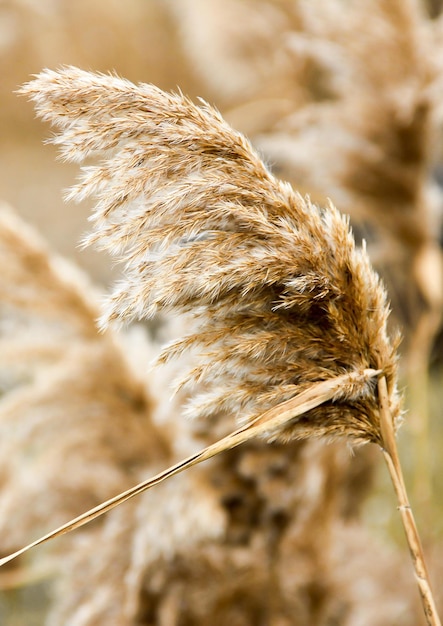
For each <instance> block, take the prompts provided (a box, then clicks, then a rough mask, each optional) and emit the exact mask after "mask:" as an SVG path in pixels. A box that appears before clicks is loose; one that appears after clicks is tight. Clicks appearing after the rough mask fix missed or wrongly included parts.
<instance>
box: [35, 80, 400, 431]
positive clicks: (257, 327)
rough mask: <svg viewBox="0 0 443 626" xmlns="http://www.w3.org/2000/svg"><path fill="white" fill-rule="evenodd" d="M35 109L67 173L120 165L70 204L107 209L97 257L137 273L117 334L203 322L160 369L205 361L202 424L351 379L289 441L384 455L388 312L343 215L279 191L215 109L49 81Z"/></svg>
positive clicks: (116, 310)
mask: <svg viewBox="0 0 443 626" xmlns="http://www.w3.org/2000/svg"><path fill="white" fill-rule="evenodd" d="M23 93H26V94H27V95H28V96H30V97H31V98H33V99H34V101H35V104H36V110H37V112H38V114H39V115H40V116H42V117H43V118H44V119H47V120H50V121H51V122H52V123H53V124H55V125H56V126H58V127H59V128H61V129H63V132H62V133H61V134H60V135H59V136H57V137H55V138H54V139H53V141H54V142H55V143H57V144H59V145H60V146H61V154H62V157H63V158H65V159H72V160H79V161H80V160H83V159H84V158H85V157H89V156H93V155H99V156H100V155H102V154H103V153H104V152H107V153H108V156H107V157H106V159H105V160H103V161H102V163H101V164H99V165H96V166H90V167H88V168H86V169H85V170H84V174H83V178H82V180H81V182H80V183H79V184H78V185H77V186H76V187H75V188H74V189H72V190H71V193H70V197H71V198H75V199H77V200H81V199H84V198H86V197H88V196H90V195H93V196H95V197H96V199H97V206H96V212H95V213H94V215H93V217H92V220H93V223H94V233H93V234H92V235H91V236H90V237H88V243H95V244H96V245H98V246H99V247H100V248H105V249H108V250H110V251H111V252H112V254H114V255H115V256H117V257H118V258H122V259H123V260H124V261H125V262H126V272H125V280H124V281H123V282H122V283H121V284H120V285H118V287H117V288H116V290H115V291H114V293H113V295H112V297H111V298H110V300H109V303H108V312H107V319H114V318H120V319H123V320H125V319H131V318H133V317H139V318H142V317H150V316H152V315H154V314H155V313H157V312H158V311H159V310H169V311H170V310H174V311H177V312H180V313H189V315H188V317H189V318H190V320H191V322H192V324H193V327H194V328H193V330H194V332H192V333H190V334H189V335H188V336H186V337H185V338H184V339H182V340H181V341H178V342H176V343H175V344H173V345H171V346H168V347H167V348H166V349H165V350H164V352H163V354H162V356H161V357H160V360H161V361H167V360H168V359H170V358H171V357H173V356H178V355H180V354H181V353H183V352H184V351H185V350H186V349H192V350H193V351H195V353H196V354H195V362H196V366H195V367H194V368H193V369H191V370H190V371H189V372H188V374H187V376H186V377H184V378H183V380H182V381H181V382H180V384H181V385H184V386H185V387H192V385H194V384H196V383H199V382H202V383H203V385H201V386H200V388H199V393H198V395H196V396H194V398H193V399H192V400H191V404H190V407H189V413H190V414H192V415H205V416H208V415H211V414H212V415H213V414H217V413H220V412H223V411H229V412H232V413H234V414H237V415H239V416H240V417H241V418H242V419H244V420H252V419H253V418H254V417H255V416H257V415H259V414H261V413H263V412H264V411H266V410H267V409H269V408H271V407H272V406H274V405H275V404H277V403H280V402H282V401H284V400H287V399H289V398H291V397H293V396H294V395H296V394H298V393H300V392H302V391H304V390H305V389H307V388H308V387H309V386H310V385H311V384H312V383H313V382H318V381H325V380H328V379H330V378H334V377H336V376H340V375H343V374H349V375H350V379H349V384H347V385H345V386H343V387H342V388H341V390H340V391H337V395H336V397H335V398H334V402H330V403H328V404H327V405H325V406H324V407H319V408H318V409H316V412H315V413H314V414H312V415H311V416H310V419H303V420H301V422H300V423H298V424H296V425H295V427H294V428H289V429H285V431H284V433H279V437H285V438H290V437H291V436H292V437H296V438H300V437H303V436H311V435H336V434H344V433H346V434H348V435H352V436H354V437H355V438H357V439H361V440H364V441H374V442H380V429H379V424H378V419H379V418H378V405H377V398H376V394H375V393H374V382H373V381H372V379H371V378H370V377H369V379H368V377H367V376H365V375H363V372H364V370H366V369H371V370H381V371H382V372H383V373H384V374H385V375H386V378H387V381H388V387H389V393H390V397H391V403H392V411H393V413H394V416H397V415H398V402H397V396H396V390H395V357H394V348H393V346H392V345H391V343H390V342H389V339H388V337H387V334H386V319H387V316H388V307H387V304H386V298H385V293H384V291H383V289H382V287H381V285H380V283H379V280H378V277H377V276H376V274H375V273H374V272H373V270H372V269H371V266H370V263H369V260H368V257H367V255H366V253H365V251H364V250H358V249H356V248H355V246H354V242H353V239H352V235H351V234H350V231H349V227H348V223H347V220H346V219H345V218H343V217H342V216H341V215H340V214H339V213H338V211H337V210H336V209H335V208H334V207H332V206H329V207H328V208H326V209H320V208H318V207H316V206H314V205H312V204H311V203H310V202H309V200H307V199H303V198H301V197H300V196H298V195H297V194H295V193H294V192H293V191H292V189H291V188H290V186H289V185H287V184H285V183H282V182H280V181H278V180H277V179H276V178H275V177H274V176H272V174H270V173H269V172H268V170H267V169H266V168H265V167H264V165H263V163H262V162H261V161H260V159H259V158H258V156H257V155H256V154H255V152H254V151H253V149H252V148H251V146H250V145H249V143H248V142H247V141H246V140H245V139H244V138H243V136H242V135H240V134H239V133H236V132H234V131H233V130H232V129H231V128H230V127H229V126H228V125H227V124H226V123H225V122H224V120H223V119H222V118H221V117H220V115H219V114H218V113H217V112H216V111H214V110H213V109H211V108H210V107H209V106H208V105H206V104H202V106H201V107H196V106H195V105H193V104H192V103H191V102H190V101H189V100H187V99H186V98H184V97H183V96H181V95H168V94H165V93H163V92H161V91H160V90H159V89H157V88H155V87H153V86H148V85H140V86H138V87H135V86H133V85H131V84H130V83H128V82H126V81H124V80H121V79H119V78H116V77H111V76H104V75H93V74H89V73H86V72H82V71H80V70H77V69H75V68H67V69H65V70H61V71H60V72H52V71H49V70H47V71H45V72H43V73H42V74H41V75H40V76H39V77H38V78H37V79H36V80H34V81H33V82H32V83H30V84H28V86H27V87H25V88H24V89H23ZM96 99H99V100H100V107H99V108H96V109H94V108H93V107H92V106H91V105H92V102H94V101H95V100H96ZM129 105H130V106H129ZM110 153H111V155H110V156H109V154H110ZM354 379H355V380H354Z"/></svg>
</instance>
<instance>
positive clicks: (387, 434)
mask: <svg viewBox="0 0 443 626" xmlns="http://www.w3.org/2000/svg"><path fill="white" fill-rule="evenodd" d="M378 394H379V401H380V427H381V434H382V439H383V447H382V452H383V455H384V457H385V461H386V463H387V466H388V469H389V474H390V476H391V480H392V483H393V485H394V490H395V493H396V495H397V500H398V510H399V511H400V515H401V519H402V522H403V527H404V530H405V534H406V539H407V542H408V546H409V551H410V554H411V558H412V563H413V566H414V572H415V577H416V580H417V584H418V588H419V591H420V595H421V599H422V604H423V610H424V613H425V616H426V620H427V623H428V626H441V621H440V618H439V616H438V614H437V608H436V606H435V600H434V597H433V594H432V590H431V585H430V582H429V575H428V571H427V568H426V564H425V560H424V555H423V548H422V545H421V541H420V536H419V534H418V530H417V526H416V524H415V520H414V515H413V513H412V509H411V506H410V504H409V500H408V495H407V493H406V486H405V482H404V478H403V472H402V469H401V464H400V458H399V456H398V450H397V443H396V440H395V435H394V428H393V423H392V416H391V412H390V410H389V398H388V391H387V386H386V379H385V377H384V376H381V377H380V378H379V381H378Z"/></svg>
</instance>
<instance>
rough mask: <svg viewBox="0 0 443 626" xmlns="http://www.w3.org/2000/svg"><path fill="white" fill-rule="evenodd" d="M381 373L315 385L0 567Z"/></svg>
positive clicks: (1, 562) (368, 372) (0, 562)
mask: <svg viewBox="0 0 443 626" xmlns="http://www.w3.org/2000/svg"><path fill="white" fill-rule="evenodd" d="M379 374H380V371H377V370H365V371H364V372H362V374H361V375H348V374H345V375H343V376H338V377H337V378H332V379H329V380H326V381H322V382H320V383H317V384H314V385H312V386H311V387H310V388H309V389H306V390H305V391H304V392H302V393H301V394H300V395H298V396H296V397H294V398H291V400H287V401H286V402H283V403H282V404H279V405H277V406H276V407H274V408H272V409H270V410H269V411H267V412H266V413H264V414H263V415H260V416H258V417H257V418H255V419H254V420H253V421H252V422H251V423H249V424H248V425H245V426H243V427H241V428H239V429H237V430H236V431H234V432H233V433H231V434H229V435H228V436H227V437H224V438H223V439H221V440H219V441H217V442H215V443H214V444H212V445H210V446H208V447H206V448H205V449H204V450H201V451H200V452H197V453H196V454H194V455H192V456H190V457H188V458H187V459H184V460H182V461H179V462H178V463H176V464H175V465H173V466H172V467H169V468H168V469H166V470H164V471H163V472H160V473H159V474H157V475H156V476H154V477H152V478H149V479H148V480H146V481H143V482H141V483H140V484H138V485H136V486H135V487H132V488H131V489H128V490H127V491H125V492H123V493H121V494H118V495H117V496H115V497H114V498H111V499H110V500H107V501H106V502H103V503H102V504H100V505H98V506H96V507H94V508H93V509H91V510H89V511H86V512H85V513H83V514H82V515H79V516H78V517H76V518H75V519H73V520H70V521H69V522H67V523H66V524H63V526H60V527H59V528H57V529H55V530H53V531H51V532H50V533H48V534H47V535H44V536H43V537H40V538H39V539H37V540H36V541H33V542H32V543H30V544H29V545H27V546H25V547H23V548H21V549H20V550H17V551H16V552H14V553H13V554H10V555H9V556H6V557H4V558H3V559H0V567H1V566H2V565H5V564H6V563H9V562H10V561H12V560H13V559H15V558H17V557H18V556H20V555H22V554H24V553H25V552H27V551H28V550H30V549H31V548H34V547H36V546H38V545H41V544H43V543H46V542H47V541H49V540H51V539H55V538H56V537H60V536H61V535H65V534H66V533H69V532H71V531H72V530H75V529H77V528H81V527H82V526H85V525H86V524H88V523H89V522H92V521H93V520H94V519H96V518H97V517H100V516H101V515H103V514H104V513H107V512H108V511H110V510H111V509H113V508H115V507H116V506H118V505H120V504H123V503H124V502H127V501H128V500H130V499H131V498H133V497H134V496H137V495H139V494H141V493H143V492H144V491H147V490H148V489H151V487H154V486H155V485H158V484H159V483H161V482H163V481H164V480H166V479H168V478H171V477H172V476H175V475H176V474H179V473H180V472H183V471H184V470H186V469H189V468H190V467H193V466H194V465H198V464H199V463H202V462H203V461H207V460H208V459H211V458H212V457H214V456H216V455H217V454H220V453H222V452H225V451H227V450H232V448H235V447H236V446H239V445H240V444H242V443H245V442H246V441H250V440H251V439H252V438H254V437H260V436H268V437H269V436H270V435H271V434H272V432H273V431H275V430H279V429H281V428H284V427H285V426H287V425H288V424H291V423H293V422H294V420H296V418H297V417H299V416H301V415H304V414H305V413H307V412H308V411H311V410H312V409H314V408H316V407H318V406H320V405H322V404H323V403H325V402H327V401H328V400H333V399H334V398H335V397H337V396H339V395H340V394H341V392H342V388H343V386H346V385H349V384H351V385H352V384H358V383H359V382H361V381H359V380H358V379H359V378H362V379H365V380H366V381H367V380H370V379H371V378H373V377H374V376H378V375H379Z"/></svg>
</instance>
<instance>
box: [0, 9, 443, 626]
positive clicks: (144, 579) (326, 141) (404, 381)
mask: <svg viewBox="0 0 443 626" xmlns="http://www.w3.org/2000/svg"><path fill="white" fill-rule="evenodd" d="M441 11H442V6H441V3H440V2H439V1H434V2H431V1H430V0H429V1H428V2H424V1H423V2H420V1H419V0H417V1H415V0H407V1H405V0H385V1H383V0H364V1H363V2H361V1H360V2H359V1H357V0H355V1H352V0H349V1H346V0H314V1H312V2H303V1H302V0H247V1H242V0H168V1H166V2H165V1H164V0H163V1H161V0H127V2H125V3H122V2H114V1H112V2H110V1H105V0H95V1H94V2H92V3H91V2H87V1H86V0H80V1H79V2H76V3H72V2H67V1H65V0H39V1H37V0H35V1H32V0H27V1H25V0H9V1H5V2H0V63H1V67H2V77H3V80H2V81H1V85H0V98H1V100H0V127H1V137H2V141H1V142H0V204H1V206H2V213H1V215H0V265H1V267H2V268H3V269H2V270H1V273H2V274H3V278H1V279H0V298H1V301H0V361H1V362H0V384H1V388H0V430H1V435H0V439H1V443H0V450H1V455H0V456H1V460H0V492H1V493H0V535H1V537H2V539H1V541H0V549H1V553H2V554H1V556H3V555H6V554H8V553H9V552H12V551H14V550H16V549H18V548H20V547H21V546H22V545H25V544H26V543H28V542H30V541H31V540H33V539H35V538H36V537H37V536H39V535H41V534H44V533H46V532H48V531H49V530H51V529H52V528H55V527H56V526H57V525H59V524H62V523H64V522H65V521H67V520H68V519H69V518H70V517H74V516H75V515H78V514H80V513H82V512H83V511H85V510H87V509H88V508H91V507H92V506H95V505H96V504H98V503H99V502H101V501H103V500H106V499H107V498H109V497H111V496H112V495H114V494H115V493H118V492H119V491H122V490H124V489H126V488H128V487H130V486H132V485H133V484H136V483H137V482H138V481H139V480H141V479H142V478H146V477H147V476H149V475H151V474H154V473H156V472H157V471H160V470H161V469H164V468H165V467H166V466H168V465H170V464H172V462H175V461H177V460H178V459H181V458H183V457H185V456H187V455H188V454H191V453H193V452H195V451H196V450H198V449H200V448H201V447H203V446H204V445H208V444H209V443H212V442H213V441H215V440H216V439H217V438H218V437H220V436H221V435H224V434H226V432H228V431H229V429H228V424H227V422H226V421H225V422H223V421H222V423H219V422H218V421H217V419H214V416H211V415H209V417H208V418H207V419H206V421H205V419H203V418H201V420H200V418H199V419H198V420H195V421H194V422H193V421H189V420H187V419H186V418H185V417H184V416H183V413H184V400H185V399H186V398H183V397H182V395H180V393H179V394H178V396H175V397H174V400H173V401H172V402H171V401H170V400H169V396H170V393H171V392H170V384H171V380H172V379H174V378H175V377H176V375H177V371H178V372H179V370H180V362H179V363H178V364H177V365H174V364H173V365H171V364H168V365H167V366H166V367H165V371H164V372H163V373H161V374H159V373H157V372H150V371H149V370H148V366H149V363H150V361H151V359H152V357H153V356H155V355H156V354H158V352H159V350H160V347H161V346H162V345H163V343H164V342H165V341H168V340H170V339H171V338H174V337H176V336H177V335H178V336H180V335H181V334H182V324H183V320H182V319H181V318H177V319H176V318H174V317H172V316H171V317H169V318H168V317H167V316H166V315H165V316H160V317H159V318H158V319H157V318H155V319H154V321H153V322H141V323H137V324H133V325H131V326H129V328H125V329H124V330H121V331H117V330H115V331H114V330H113V329H112V328H111V331H110V332H109V333H105V334H104V335H102V334H99V333H98V331H97V329H96V327H95V320H96V319H97V318H98V317H99V316H100V314H101V304H100V303H101V301H102V298H103V295H104V294H105V293H107V292H108V291H109V290H110V287H111V284H113V283H114V282H115V281H116V280H118V279H119V278H120V276H121V269H120V267H119V266H118V265H116V264H115V263H114V262H113V260H112V259H111V258H110V257H109V256H108V255H107V254H104V253H100V252H98V251H97V250H95V249H93V248H90V247H88V248H86V249H81V248H80V247H79V242H80V241H81V239H82V238H83V236H84V235H85V233H86V232H88V231H89V229H90V225H89V223H88V217H89V215H90V213H91V207H92V202H91V200H90V199H87V200H86V201H85V202H82V203H79V204H77V203H74V202H64V200H63V193H64V191H65V190H66V189H67V188H68V187H70V186H72V185H73V184H74V183H75V182H76V180H77V179H78V175H79V167H78V165H77V164H75V163H74V164H73V163H66V162H61V160H60V159H58V158H57V154H58V151H57V149H56V147H55V146H53V145H51V144H49V145H48V144H47V143H46V144H45V143H44V142H45V140H47V139H48V138H49V137H50V136H51V135H52V134H53V130H51V128H50V127H49V124H46V123H42V121H41V120H37V119H36V116H35V111H34V108H33V106H32V104H30V102H29V101H28V100H27V99H26V98H25V97H23V96H19V95H18V94H17V93H16V92H17V90H18V89H19V87H20V86H21V85H23V84H24V83H26V82H28V81H29V80H30V79H31V78H32V75H33V74H38V73H39V72H41V71H42V70H43V69H44V68H50V69H54V70H56V69H58V68H62V67H64V66H75V67H79V68H82V69H83V70H87V71H91V72H104V73H108V72H112V73H115V74H116V75H118V76H121V77H124V78H126V79H128V80H130V81H133V82H135V83H138V82H143V83H153V84H154V85H157V86H158V87H159V88H160V89H162V90H165V91H168V92H169V91H172V92H175V93H178V92H181V93H183V94H185V95H186V96H189V98H190V99H191V100H192V101H193V102H195V103H196V104H197V105H198V104H199V102H200V101H199V100H198V98H203V100H205V101H207V102H209V103H210V104H211V105H212V106H214V107H215V108H216V109H218V110H219V111H220V113H221V114H222V115H223V117H224V118H225V119H226V120H227V122H228V123H229V124H230V125H231V126H232V127H233V128H234V129H235V130H238V131H240V132H241V133H244V134H245V135H246V136H247V137H248V139H249V140H250V141H251V143H252V145H253V146H254V147H255V148H256V149H257V150H258V153H259V154H260V156H261V157H262V158H263V160H264V161H265V163H266V164H267V165H268V167H269V168H270V169H271V170H272V171H273V173H274V174H275V176H277V177H279V178H281V179H283V180H287V181H289V182H290V183H291V184H292V186H293V187H294V189H295V190H297V191H299V192H300V193H301V194H302V195H303V196H305V194H307V195H308V196H309V197H310V198H311V200H312V201H313V202H315V203H317V204H319V205H322V206H323V205H324V206H325V205H326V204H327V202H328V199H331V200H332V202H333V203H334V205H335V206H336V207H337V208H338V209H339V211H341V212H343V213H344V214H346V215H349V216H350V223H351V226H352V228H353V231H354V233H355V238H356V241H357V243H358V244H360V243H361V242H362V240H363V239H364V240H365V241H366V242H367V246H368V252H369V256H370V258H371V261H372V263H373V265H374V267H375V269H376V270H377V271H378V272H379V273H380V275H381V277H382V279H383V281H384V283H385V285H386V289H387V293H388V298H389V299H390V300H391V302H392V314H391V318H390V331H391V332H394V331H395V329H399V330H400V333H401V335H402V341H401V343H400V347H399V387H400V391H401V392H402V393H404V395H405V400H404V404H403V409H404V415H403V417H404V422H403V424H402V426H401V428H400V429H399V432H398V443H399V448H400V456H401V461H402V465H403V469H404V472H405V480H406V483H407V487H408V491H409V496H410V500H411V504H412V507H413V509H414V513H415V516H416V519H417V524H418V527H419V531H420V535H421V537H422V541H423V546H424V552H425V556H426V560H427V563H428V567H429V570H430V577H431V582H432V586H433V589H434V593H435V597H436V603H437V606H438V608H439V610H440V613H443V567H442V564H441V562H442V557H443V462H442V454H441V450H442V446H443V425H442V420H441V405H442V401H443V334H442V327H441V316H442V311H443V281H442V276H443V271H442V267H443V264H442V252H441V246H442V241H443V228H442V217H443V183H442V181H443V160H442V155H443V152H442V145H443V144H442V125H443V97H442V94H443V16H442V15H441ZM97 106H100V103H99V102H98V103H97ZM34 231H35V232H34ZM60 257H63V259H64V260H61V261H60ZM65 263H66V265H65ZM54 329H56V330H55V332H53V330H54ZM104 379H106V380H104ZM91 415H92V416H94V420H93V426H92V427H91V426H90V422H91V420H90V419H89V418H90V416H91ZM230 426H231V428H232V424H230ZM39 437H40V439H39ZM94 474H95V476H94ZM190 502H191V503H192V505H191V506H190V505H189V503H190ZM264 572H265V573H264ZM209 580H210V581H211V582H210V584H209V583H208V581H209ZM122 581H124V582H122ZM206 586H207V587H208V589H206ZM264 590H266V593H265V592H264ZM186 598H187V599H188V600H186ZM421 613H422V612H421V608H420V605H419V596H418V593H417V591H416V589H415V584H414V579H413V572H412V567H411V564H410V562H409V560H408V554H407V547H406V542H405V539H404V533H403V529H402V527H401V523H400V517H399V514H398V511H397V508H396V502H395V498H394V493H393V489H392V485H391V483H390V480H389V475H388V472H387V469H386V467H385V465H384V463H383V462H382V461H381V455H380V453H379V451H378V450H377V449H376V446H374V445H367V446H363V447H356V448H355V449H354V450H353V451H352V453H351V452H350V447H349V445H348V444H347V443H346V442H344V443H340V442H338V443H336V442H333V443H331V442H325V441H323V440H321V439H319V440H315V441H310V440H309V441H303V442H300V441H290V442H289V443H288V444H284V443H282V442H280V441H279V442H277V443H273V444H272V445H271V444H270V445H266V444H265V443H262V442H259V443H256V444H254V443H250V442H248V444H247V445H245V447H244V450H243V449H242V448H241V447H240V448H238V449H237V450H235V451H230V452H229V453H226V455H225V456H221V457H220V458H219V459H216V460H211V462H209V463H208V464H204V465H202V466H200V467H199V468H195V469H191V470H189V472H186V473H184V474H183V475H182V476H179V477H175V478H172V479H171V480H170V481H169V482H168V483H167V484H165V485H164V486H162V487H159V488H155V489H154V490H153V491H152V492H150V493H149V494H146V496H145V495H144V496H143V497H140V502H134V504H129V503H128V504H124V505H122V507H121V509H117V510H116V511H114V512H112V513H109V514H108V515H107V517H106V518H105V521H101V522H100V521H97V522H94V523H93V524H92V525H91V527H90V528H89V527H86V528H85V529H82V530H79V531H75V532H74V533H73V534H72V535H70V536H68V537H66V538H62V539H57V540H56V541H55V542H54V547H52V546H51V544H48V547H46V546H45V547H37V548H35V550H34V551H33V552H31V554H30V556H29V557H24V558H23V559H22V560H20V561H18V562H17V563H16V564H15V565H14V563H12V564H10V565H8V567H4V568H3V570H0V623H1V624H4V625H5V626H21V625H23V626H25V625H26V626H34V625H35V626H37V625H40V624H46V625H47V626H61V625H62V624H63V625H66V626H101V625H103V626H104V625H105V624H106V626H113V625H114V624H115V626H126V625H127V626H142V625H143V626H148V625H149V626H151V624H152V625H155V626H157V625H158V626H173V625H174V624H177V626H191V625H194V624H195V625H197V624H198V625H204V624H208V625H209V624H214V625H215V626H218V625H220V626H221V625H223V624H226V623H230V624H231V625H232V626H243V625H245V626H246V624H250V625H251V626H252V625H254V626H255V625H256V626H271V625H272V626H369V624H380V625H382V626H384V625H385V626H388V625H389V624H396V625H398V626H409V625H411V626H413V625H419V624H424V623H425V622H424V620H423V617H422V614H421Z"/></svg>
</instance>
